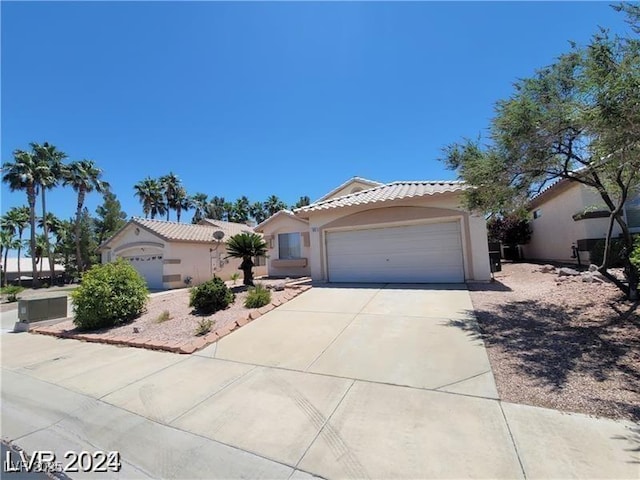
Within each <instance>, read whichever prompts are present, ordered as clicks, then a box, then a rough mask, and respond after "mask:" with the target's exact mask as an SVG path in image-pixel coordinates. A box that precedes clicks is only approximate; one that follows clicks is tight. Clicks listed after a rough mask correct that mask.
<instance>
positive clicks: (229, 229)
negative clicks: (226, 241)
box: [200, 218, 254, 237]
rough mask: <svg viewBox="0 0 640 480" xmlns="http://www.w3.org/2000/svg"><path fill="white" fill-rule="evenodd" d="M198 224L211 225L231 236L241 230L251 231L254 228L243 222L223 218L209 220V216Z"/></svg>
mask: <svg viewBox="0 0 640 480" xmlns="http://www.w3.org/2000/svg"><path fill="white" fill-rule="evenodd" d="M200 225H211V226H213V227H215V228H216V229H217V230H222V231H223V232H224V236H225V237H231V236H233V235H236V234H238V233H242V232H249V233H252V232H253V230H254V229H253V227H250V226H249V225H245V224H244V223H235V222H225V221H224V220H211V219H210V218H205V219H203V220H201V221H200Z"/></svg>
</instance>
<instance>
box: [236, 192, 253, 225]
mask: <svg viewBox="0 0 640 480" xmlns="http://www.w3.org/2000/svg"><path fill="white" fill-rule="evenodd" d="M250 208H251V204H250V203H249V199H248V198H247V197H246V196H244V195H243V196H242V197H240V198H239V199H237V200H236V203H234V204H233V214H234V220H233V221H234V222H239V223H245V222H247V221H248V220H249V215H250V213H249V209H250Z"/></svg>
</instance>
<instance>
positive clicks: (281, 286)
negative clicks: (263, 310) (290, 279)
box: [273, 282, 285, 292]
mask: <svg viewBox="0 0 640 480" xmlns="http://www.w3.org/2000/svg"><path fill="white" fill-rule="evenodd" d="M284 285H285V284H284V282H276V283H274V284H273V289H274V290H275V291H276V292H281V291H282V290H284Z"/></svg>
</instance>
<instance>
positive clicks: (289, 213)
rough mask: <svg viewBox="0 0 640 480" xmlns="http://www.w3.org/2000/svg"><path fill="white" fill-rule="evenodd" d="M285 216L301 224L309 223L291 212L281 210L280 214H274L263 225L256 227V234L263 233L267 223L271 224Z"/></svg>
mask: <svg viewBox="0 0 640 480" xmlns="http://www.w3.org/2000/svg"><path fill="white" fill-rule="evenodd" d="M283 215H284V216H287V217H291V218H293V219H294V220H298V221H299V222H303V223H308V221H307V220H305V219H304V218H300V217H297V216H296V215H295V214H294V213H293V212H292V211H291V210H287V209H284V210H280V211H279V212H276V213H274V214H273V215H271V216H270V217H269V218H267V219H266V220H264V221H263V222H261V223H259V224H258V225H256V227H255V229H254V230H255V231H256V232H262V230H263V228H264V226H265V225H266V224H267V223H271V222H272V221H273V220H275V219H276V218H278V217H281V216H283Z"/></svg>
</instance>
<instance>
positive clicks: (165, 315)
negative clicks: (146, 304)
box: [156, 310, 173, 323]
mask: <svg viewBox="0 0 640 480" xmlns="http://www.w3.org/2000/svg"><path fill="white" fill-rule="evenodd" d="M172 318H173V317H172V316H171V312H169V310H164V311H163V312H162V313H161V314H160V315H158V316H157V317H156V323H163V322H166V321H167V320H171V319H172Z"/></svg>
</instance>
